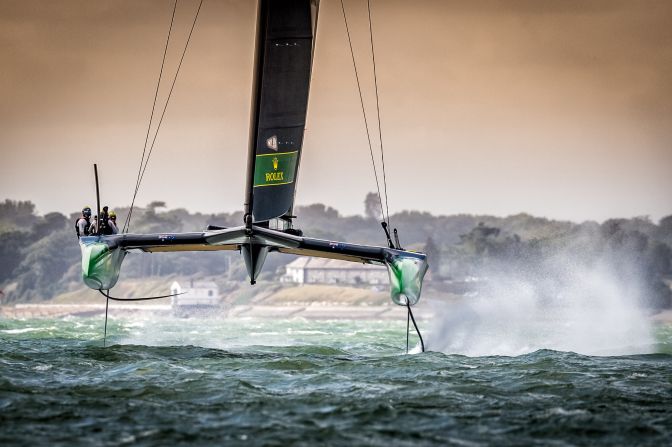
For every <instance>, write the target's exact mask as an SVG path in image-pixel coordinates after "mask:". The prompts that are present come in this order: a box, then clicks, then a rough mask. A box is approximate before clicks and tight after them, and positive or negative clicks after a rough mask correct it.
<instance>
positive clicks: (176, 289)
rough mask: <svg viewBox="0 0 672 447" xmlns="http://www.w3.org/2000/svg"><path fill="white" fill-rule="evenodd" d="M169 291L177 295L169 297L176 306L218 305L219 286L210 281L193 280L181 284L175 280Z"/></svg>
mask: <svg viewBox="0 0 672 447" xmlns="http://www.w3.org/2000/svg"><path fill="white" fill-rule="evenodd" d="M170 293H171V294H172V295H177V296H174V297H172V298H171V302H172V305H173V307H176V306H219V304H220V301H221V300H220V296H219V287H218V286H217V284H215V283H214V282H212V281H194V280H193V279H192V280H191V281H189V282H188V283H186V284H185V285H184V287H183V286H181V285H180V283H178V282H177V281H175V282H173V284H171V286H170Z"/></svg>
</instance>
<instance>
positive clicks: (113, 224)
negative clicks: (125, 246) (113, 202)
mask: <svg viewBox="0 0 672 447" xmlns="http://www.w3.org/2000/svg"><path fill="white" fill-rule="evenodd" d="M107 227H108V233H109V234H117V233H119V227H118V226H117V213H115V212H114V211H110V220H108V221H107Z"/></svg>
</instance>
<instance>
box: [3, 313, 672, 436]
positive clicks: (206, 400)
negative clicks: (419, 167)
mask: <svg viewBox="0 0 672 447" xmlns="http://www.w3.org/2000/svg"><path fill="white" fill-rule="evenodd" d="M103 324H104V321H103V318H102V317H101V316H95V317H65V318H55V319H25V320H0V445H3V446H11V445H22V446H23V445H49V446H73V445H99V446H108V445H109V446H117V445H141V446H142V445H147V446H158V445H234V446H235V445H241V446H242V445H264V446H266V445H267V446H289V445H296V446H316V445H327V446H355V445H364V446H385V447H389V446H424V445H427V446H430V445H431V446H434V445H440V446H452V445H455V446H491V445H496V446H509V445H511V446H521V445H542V446H572V445H586V446H588V445H589V446H596V445H604V446H621V445H622V446H625V445H640V446H665V445H672V326H670V325H665V324H659V325H656V326H655V327H653V331H654V332H653V336H654V345H653V347H652V346H647V347H646V348H642V351H646V353H638V352H636V351H637V349H636V347H634V348H632V350H633V351H635V352H631V353H629V354H620V355H586V354H582V353H577V352H572V351H563V350H553V349H533V350H531V351H530V352H525V353H522V354H516V355H504V354H500V355H497V354H490V355H464V354H460V353H455V352H450V350H445V349H444V350H443V351H445V352H442V351H439V350H432V334H431V333H426V334H425V338H426V342H427V344H428V346H427V348H428V350H427V352H424V353H422V352H420V349H419V346H418V344H417V342H418V339H417V338H416V337H415V336H412V337H411V348H412V349H411V352H410V353H407V352H406V320H405V319H400V320H399V321H395V320H390V321H361V320H333V321H324V320H322V321H318V320H305V319H299V318H297V319H279V320H273V319H252V318H245V319H217V318H191V319H179V318H172V317H155V316H127V317H113V318H111V319H110V321H109V323H108V329H107V330H108V333H107V339H106V346H105V347H103ZM419 324H420V325H421V327H422V326H423V324H424V323H423V321H420V322H419Z"/></svg>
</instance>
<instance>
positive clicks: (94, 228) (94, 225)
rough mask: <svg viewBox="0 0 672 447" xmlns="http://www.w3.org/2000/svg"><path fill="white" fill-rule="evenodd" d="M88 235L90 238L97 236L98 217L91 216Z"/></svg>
mask: <svg viewBox="0 0 672 447" xmlns="http://www.w3.org/2000/svg"><path fill="white" fill-rule="evenodd" d="M89 234H90V235H91V236H93V235H96V234H98V216H93V222H91V227H90V228H89Z"/></svg>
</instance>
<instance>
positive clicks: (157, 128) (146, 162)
mask: <svg viewBox="0 0 672 447" xmlns="http://www.w3.org/2000/svg"><path fill="white" fill-rule="evenodd" d="M201 6H203V0H201V1H200V3H199V4H198V9H197V10H196V15H195V16H194V21H193V23H192V24H191V29H190V30H189V36H188V37H187V42H186V43H185V45H184V50H183V51H182V56H181V57H180V63H179V64H178V65H177V70H176V71H175V77H173V82H172V84H171V86H170V91H169V92H168V98H166V103H165V105H164V106H163V111H162V112H161V118H160V119H159V124H157V126H156V132H154V138H153V139H152V145H151V146H150V147H149V153H148V154H147V159H146V160H145V166H144V167H143V168H142V174H140V181H139V183H138V189H139V188H140V183H142V179H143V178H144V176H145V171H146V170H147V165H148V164H149V157H151V156H152V151H153V150H154V145H155V144H156V137H157V136H158V135H159V130H160V129H161V123H163V118H164V117H165V116H166V110H167V109H168V104H169V103H170V98H171V97H172V95H173V89H174V88H175V83H176V82H177V77H178V75H179V74H180V69H181V68H182V62H184V56H185V55H186V54H187V48H189V42H191V36H192V34H193V33H194V28H195V27H196V21H197V20H198V15H199V13H200V12H201ZM129 225H130V220H129Z"/></svg>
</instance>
